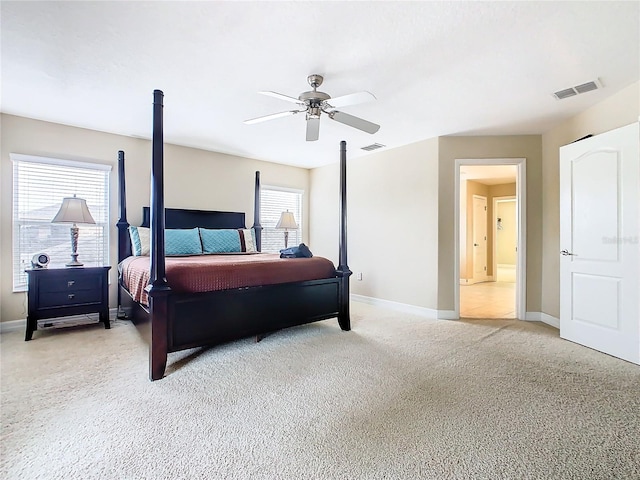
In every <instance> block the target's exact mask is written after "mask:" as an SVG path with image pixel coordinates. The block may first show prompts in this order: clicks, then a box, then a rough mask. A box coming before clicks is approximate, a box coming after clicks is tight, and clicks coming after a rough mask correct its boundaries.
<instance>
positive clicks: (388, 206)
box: [310, 139, 438, 309]
mask: <svg viewBox="0 0 640 480" xmlns="http://www.w3.org/2000/svg"><path fill="white" fill-rule="evenodd" d="M348 147H349V146H347V148H348ZM437 148H438V142H437V139H431V140H426V141H423V142H418V143H414V144H411V145H406V146H403V147H400V148H395V149H392V150H388V151H380V152H377V153H372V154H370V155H367V156H365V157H363V158H355V159H350V158H349V152H347V191H348V213H347V216H348V222H347V223H348V245H349V252H348V264H349V267H350V268H351V270H352V271H353V272H354V276H353V277H351V278H352V282H351V292H352V293H354V294H358V295H364V296H367V297H373V298H378V299H383V300H389V301H394V302H400V303H405V304H409V305H415V306H418V307H424V308H432V309H435V308H436V292H437V258H438V243H437V228H438V223H437V218H438V207H437V203H438V194H437V192H438V153H437V152H438V150H437ZM337 158H338V157H337V152H336V160H337ZM338 193H339V188H338V165H337V164H334V165H329V166H326V167H321V168H316V169H313V170H312V171H311V199H310V207H311V213H310V216H311V218H313V225H312V227H311V232H310V233H311V248H312V251H313V252H314V254H318V255H322V256H326V257H328V258H331V259H333V260H334V261H337V255H338V225H339V209H338ZM358 272H361V273H362V281H358V280H356V274H357V273H358Z"/></svg>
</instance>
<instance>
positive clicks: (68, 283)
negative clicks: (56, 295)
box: [67, 280, 76, 287]
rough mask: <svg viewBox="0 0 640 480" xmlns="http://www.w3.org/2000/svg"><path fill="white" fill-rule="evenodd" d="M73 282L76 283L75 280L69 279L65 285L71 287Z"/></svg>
mask: <svg viewBox="0 0 640 480" xmlns="http://www.w3.org/2000/svg"><path fill="white" fill-rule="evenodd" d="M75 283H76V282H75V281H74V280H69V281H68V282H67V287H73V285H74V284H75Z"/></svg>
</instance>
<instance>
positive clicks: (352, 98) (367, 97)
mask: <svg viewBox="0 0 640 480" xmlns="http://www.w3.org/2000/svg"><path fill="white" fill-rule="evenodd" d="M375 99H376V96H375V95H374V94H373V93H370V92H357V93H350V94H349V95H342V96H341V97H336V98H330V99H329V100H327V101H326V103H327V104H328V105H330V106H332V107H333V108H339V107H344V106H346V105H355V104H357V103H365V102H370V101H372V100H375Z"/></svg>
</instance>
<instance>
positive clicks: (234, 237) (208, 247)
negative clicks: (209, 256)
mask: <svg viewBox="0 0 640 480" xmlns="http://www.w3.org/2000/svg"><path fill="white" fill-rule="evenodd" d="M200 238H201V239H202V250H203V251H204V253H235V252H241V251H242V246H241V245H240V234H239V233H238V230H231V229H215V230H214V229H209V228H201V229H200Z"/></svg>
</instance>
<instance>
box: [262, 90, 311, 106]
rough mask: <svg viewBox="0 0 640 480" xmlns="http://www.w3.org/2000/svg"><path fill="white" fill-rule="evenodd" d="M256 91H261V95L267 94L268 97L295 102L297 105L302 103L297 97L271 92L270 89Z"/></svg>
mask: <svg viewBox="0 0 640 480" xmlns="http://www.w3.org/2000/svg"><path fill="white" fill-rule="evenodd" d="M258 93H261V94H262V95H267V96H269V97H274V98H279V99H280V100H285V101H287V102H292V103H297V104H298V105H304V102H301V101H300V100H298V99H297V98H294V97H290V96H288V95H283V94H282V93H277V92H271V91H263V92H258Z"/></svg>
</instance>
